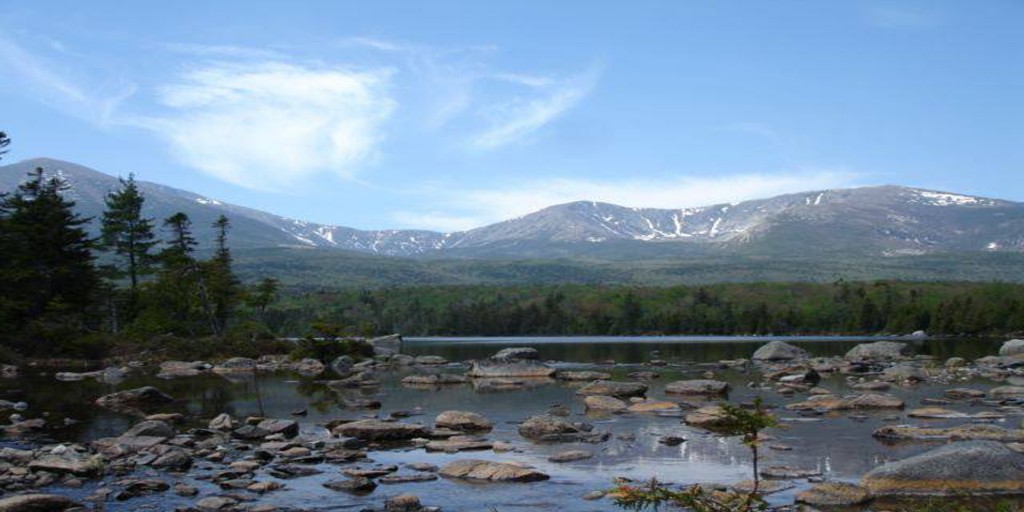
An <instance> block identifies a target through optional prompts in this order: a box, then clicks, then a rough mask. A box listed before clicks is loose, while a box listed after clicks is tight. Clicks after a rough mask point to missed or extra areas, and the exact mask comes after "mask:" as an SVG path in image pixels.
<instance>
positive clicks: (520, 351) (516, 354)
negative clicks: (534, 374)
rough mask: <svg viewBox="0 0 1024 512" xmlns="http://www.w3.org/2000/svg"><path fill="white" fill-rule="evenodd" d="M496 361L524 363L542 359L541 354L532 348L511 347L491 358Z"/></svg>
mask: <svg viewBox="0 0 1024 512" xmlns="http://www.w3.org/2000/svg"><path fill="white" fill-rule="evenodd" d="M491 359H493V360H495V361H522V360H536V359H540V352H537V349H535V348H531V347H509V348H503V349H501V350H499V351H498V353H497V354H494V355H493V356H491Z"/></svg>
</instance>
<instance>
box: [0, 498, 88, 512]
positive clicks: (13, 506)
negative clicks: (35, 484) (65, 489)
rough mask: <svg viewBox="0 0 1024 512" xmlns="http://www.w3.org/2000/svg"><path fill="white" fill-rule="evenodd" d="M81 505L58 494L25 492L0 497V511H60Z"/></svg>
mask: <svg viewBox="0 0 1024 512" xmlns="http://www.w3.org/2000/svg"><path fill="white" fill-rule="evenodd" d="M78 506H80V505H79V504H78V503H75V502H74V501H72V500H71V499H70V498H67V497H65V496H58V495H56V494H24V495H21V496H11V497H9V498H3V499H0V512H60V511H63V510H67V509H69V508H72V507H78Z"/></svg>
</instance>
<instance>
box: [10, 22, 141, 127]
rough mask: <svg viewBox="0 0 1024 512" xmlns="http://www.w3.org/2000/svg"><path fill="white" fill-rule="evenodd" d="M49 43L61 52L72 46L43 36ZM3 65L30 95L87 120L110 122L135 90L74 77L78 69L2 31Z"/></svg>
mask: <svg viewBox="0 0 1024 512" xmlns="http://www.w3.org/2000/svg"><path fill="white" fill-rule="evenodd" d="M44 41H45V43H46V45H47V46H48V47H49V48H51V49H53V50H55V51H58V52H60V53H69V50H68V49H67V48H66V47H65V46H64V45H63V44H62V43H60V42H58V41H56V40H52V39H44ZM0 67H2V68H3V69H4V75H5V78H6V79H8V80H9V83H10V85H13V86H16V87H18V88H19V90H22V91H25V92H26V94H28V95H29V96H30V97H31V98H33V99H35V100H37V101H39V102H42V103H44V104H46V105H49V106H50V107H52V108H54V109H57V110H60V111H62V112H65V113H67V114H70V115H72V116H75V117H78V118H79V119H83V120H86V121H88V122H91V123H95V124H99V125H105V124H108V123H110V122H111V120H112V119H113V117H114V114H115V112H116V110H117V108H118V106H119V105H120V103H121V102H122V101H124V100H125V99H126V98H128V97H129V96H131V95H132V94H134V93H135V90H136V87H135V85H134V84H131V83H127V82H123V81H119V82H115V83H103V84H102V85H100V86H95V87H92V88H90V87H88V86H86V85H83V84H86V83H89V81H87V80H75V79H74V76H75V73H74V72H73V71H71V70H70V69H68V68H67V67H66V66H60V65H59V64H57V63H56V62H52V61H51V60H49V59H46V58H45V57H42V56H40V55H39V54H37V53H35V52H32V51H29V50H27V49H26V48H25V47H23V46H22V45H19V44H17V43H14V42H13V41H11V40H9V39H6V38H5V37H4V36H3V34H0Z"/></svg>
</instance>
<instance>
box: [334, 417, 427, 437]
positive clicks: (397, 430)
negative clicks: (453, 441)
mask: <svg viewBox="0 0 1024 512" xmlns="http://www.w3.org/2000/svg"><path fill="white" fill-rule="evenodd" d="M333 432H334V434H335V435H342V436H345V437H355V438H357V439H363V440H367V441H400V440H407V439H412V438H415V437H428V436H429V435H430V429H429V428H427V427H425V426H423V425H419V424H415V423H400V422H387V421H380V420H359V421H353V422H350V423H343V424H341V425H338V426H336V427H334V429H333Z"/></svg>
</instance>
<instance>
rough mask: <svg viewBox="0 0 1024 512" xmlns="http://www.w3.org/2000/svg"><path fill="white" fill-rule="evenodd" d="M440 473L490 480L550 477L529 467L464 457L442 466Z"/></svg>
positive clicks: (536, 479)
mask: <svg viewBox="0 0 1024 512" xmlns="http://www.w3.org/2000/svg"><path fill="white" fill-rule="evenodd" d="M440 475H441V476H445V477H448V478H460V479H467V480H486V481H490V482H538V481H541V480H547V479H549V478H550V477H549V476H548V475H546V474H544V473H541V472H540V471H537V470H535V469H533V468H530V467H525V466H520V465H516V464H508V463H504V462H490V461H486V460H477V459H464V460H458V461H455V462H452V463H449V464H448V465H446V466H444V467H442V468H441V470H440Z"/></svg>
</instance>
